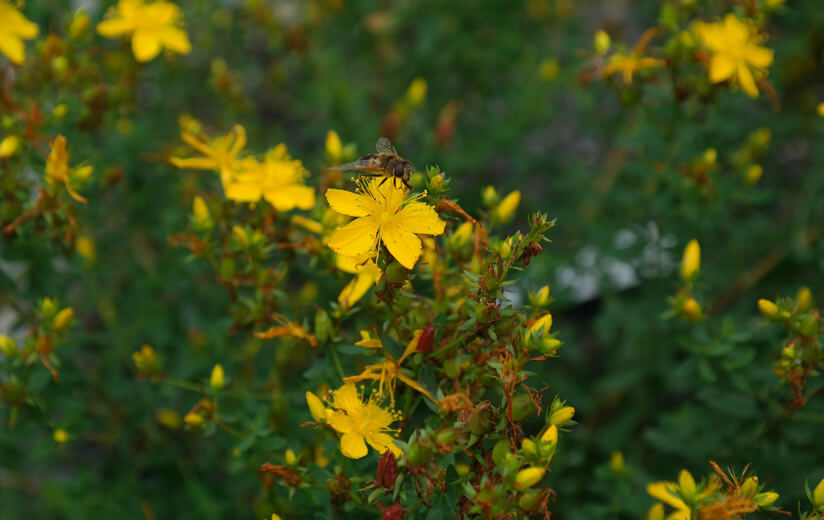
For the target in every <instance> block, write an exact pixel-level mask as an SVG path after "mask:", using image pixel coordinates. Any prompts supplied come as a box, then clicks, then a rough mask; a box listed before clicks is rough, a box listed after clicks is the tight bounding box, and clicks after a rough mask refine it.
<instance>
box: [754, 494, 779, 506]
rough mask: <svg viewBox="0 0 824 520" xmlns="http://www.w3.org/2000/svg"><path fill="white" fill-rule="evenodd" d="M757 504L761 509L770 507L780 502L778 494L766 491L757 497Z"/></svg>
mask: <svg viewBox="0 0 824 520" xmlns="http://www.w3.org/2000/svg"><path fill="white" fill-rule="evenodd" d="M754 500H755V503H756V504H758V505H759V506H760V507H769V506H771V505H772V504H773V503H774V502H775V501H776V500H778V493H776V492H775V491H766V492H764V493H758V494H757V495H755V498H754Z"/></svg>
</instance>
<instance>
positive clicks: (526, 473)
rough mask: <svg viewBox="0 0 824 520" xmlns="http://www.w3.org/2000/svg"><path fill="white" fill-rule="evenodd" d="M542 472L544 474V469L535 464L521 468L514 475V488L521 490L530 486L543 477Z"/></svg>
mask: <svg viewBox="0 0 824 520" xmlns="http://www.w3.org/2000/svg"><path fill="white" fill-rule="evenodd" d="M544 474H546V469H544V468H539V467H536V466H532V467H529V468H526V469H522V470H521V471H519V472H518V474H517V475H516V476H515V489H517V490H519V491H522V490H524V489H529V488H531V487H532V486H534V485H535V484H537V483H538V482H540V481H541V479H542V478H544Z"/></svg>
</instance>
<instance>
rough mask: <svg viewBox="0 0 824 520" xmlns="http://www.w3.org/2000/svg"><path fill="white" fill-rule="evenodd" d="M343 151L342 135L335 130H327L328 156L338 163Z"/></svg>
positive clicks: (330, 159) (331, 160)
mask: <svg viewBox="0 0 824 520" xmlns="http://www.w3.org/2000/svg"><path fill="white" fill-rule="evenodd" d="M342 153H343V144H342V143H341V140H340V136H339V135H338V133H337V132H335V131H334V130H329V131H328V132H326V157H327V158H328V159H329V161H330V162H332V163H334V164H337V163H338V162H340V158H341V154H342Z"/></svg>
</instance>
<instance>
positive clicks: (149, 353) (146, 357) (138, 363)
mask: <svg viewBox="0 0 824 520" xmlns="http://www.w3.org/2000/svg"><path fill="white" fill-rule="evenodd" d="M132 361H134V365H135V367H137V370H138V372H145V373H152V372H156V371H157V369H158V368H159V367H160V362H159V361H158V359H157V354H156V353H155V351H154V349H153V348H152V347H151V346H149V345H143V346H142V347H140V350H138V351H137V352H134V353H133V354H132Z"/></svg>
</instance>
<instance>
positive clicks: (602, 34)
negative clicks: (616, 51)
mask: <svg viewBox="0 0 824 520" xmlns="http://www.w3.org/2000/svg"><path fill="white" fill-rule="evenodd" d="M611 45H612V39H611V38H610V37H609V34H607V32H606V31H604V30H599V31H596V32H595V37H594V38H593V46H594V47H595V52H597V53H598V54H606V52H607V51H608V50H609V47H610V46H611Z"/></svg>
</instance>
